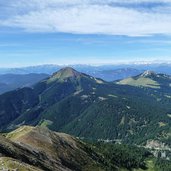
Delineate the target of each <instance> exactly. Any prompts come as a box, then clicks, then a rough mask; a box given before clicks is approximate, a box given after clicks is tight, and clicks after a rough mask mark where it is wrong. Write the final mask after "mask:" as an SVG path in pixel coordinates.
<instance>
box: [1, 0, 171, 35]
mask: <svg viewBox="0 0 171 171" xmlns="http://www.w3.org/2000/svg"><path fill="white" fill-rule="evenodd" d="M0 27H1V28H2V27H9V28H19V29H23V30H24V31H26V32H47V33H49V32H61V33H73V34H104V35H126V36H148V35H154V34H164V35H170V34H171V0H155V1H154V0H50V1H47V0H29V1H28V0H20V1H18V0H9V1H8V2H7V1H6V0H2V1H1V2H0Z"/></svg>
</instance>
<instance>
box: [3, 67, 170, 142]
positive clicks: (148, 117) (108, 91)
mask: <svg viewBox="0 0 171 171" xmlns="http://www.w3.org/2000/svg"><path fill="white" fill-rule="evenodd" d="M152 74H153V73H152ZM148 77H149V78H148ZM136 78H137V79H139V78H143V79H146V78H147V80H149V79H150V80H151V81H153V82H155V83H156V82H157V84H159V85H158V86H157V87H156V86H155V87H154V88H153V87H151V86H152V83H151V82H150V86H130V85H120V84H118V83H117V84H116V83H114V82H110V83H109V82H105V81H103V80H101V79H97V78H94V77H91V76H89V75H86V74H84V73H80V72H78V71H76V70H74V69H72V68H68V67H67V68H64V69H61V70H60V71H58V72H56V73H54V74H53V75H52V76H51V77H49V78H47V79H45V80H43V81H41V82H39V83H37V84H35V85H34V87H33V88H21V89H18V90H15V91H12V92H8V93H6V94H3V95H1V96H0V128H1V130H4V131H8V130H11V129H15V128H17V127H19V126H21V125H25V124H27V125H34V126H35V125H40V126H44V127H48V128H50V129H51V130H55V131H62V132H66V133H69V134H72V135H75V136H79V137H82V138H88V139H94V140H97V139H104V140H105V139H110V140H115V139H117V140H120V141H121V142H126V143H136V144H145V143H146V142H147V140H150V139H159V140H160V141H164V142H167V143H168V144H169V138H170V134H169V130H170V126H171V120H170V113H171V107H170V103H171V87H170V78H169V76H166V75H158V74H154V77H153V75H151V76H149V75H144V73H143V74H141V75H139V76H137V77H136ZM157 78H158V79H159V80H156V79H157ZM143 85H149V83H146V82H144V83H143ZM153 86H154V85H153Z"/></svg>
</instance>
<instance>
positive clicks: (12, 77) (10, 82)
mask: <svg viewBox="0 0 171 171" xmlns="http://www.w3.org/2000/svg"><path fill="white" fill-rule="evenodd" d="M47 77H48V75H47V74H33V73H32V74H24V75H18V74H4V75H0V94H2V93H5V92H7V91H11V90H14V89H17V88H21V87H30V86H32V85H33V84H35V83H37V82H39V81H41V80H43V79H45V78H47Z"/></svg>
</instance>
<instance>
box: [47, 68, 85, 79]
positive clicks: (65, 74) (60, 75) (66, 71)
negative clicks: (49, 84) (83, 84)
mask: <svg viewBox="0 0 171 171" xmlns="http://www.w3.org/2000/svg"><path fill="white" fill-rule="evenodd" d="M81 75H82V74H81V73H80V72H78V71H76V70H74V69H73V68H71V67H65V68H62V69H60V70H59V71H58V72H55V73H54V74H53V75H52V76H51V77H50V79H49V81H55V80H61V81H63V80H66V79H68V78H79V77H80V76H81Z"/></svg>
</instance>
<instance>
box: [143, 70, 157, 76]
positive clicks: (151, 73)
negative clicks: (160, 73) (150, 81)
mask: <svg viewBox="0 0 171 171" xmlns="http://www.w3.org/2000/svg"><path fill="white" fill-rule="evenodd" d="M140 76H141V77H153V76H157V74H156V73H155V72H154V71H150V70H147V71H145V72H143V73H142V74H141V75H140Z"/></svg>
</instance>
